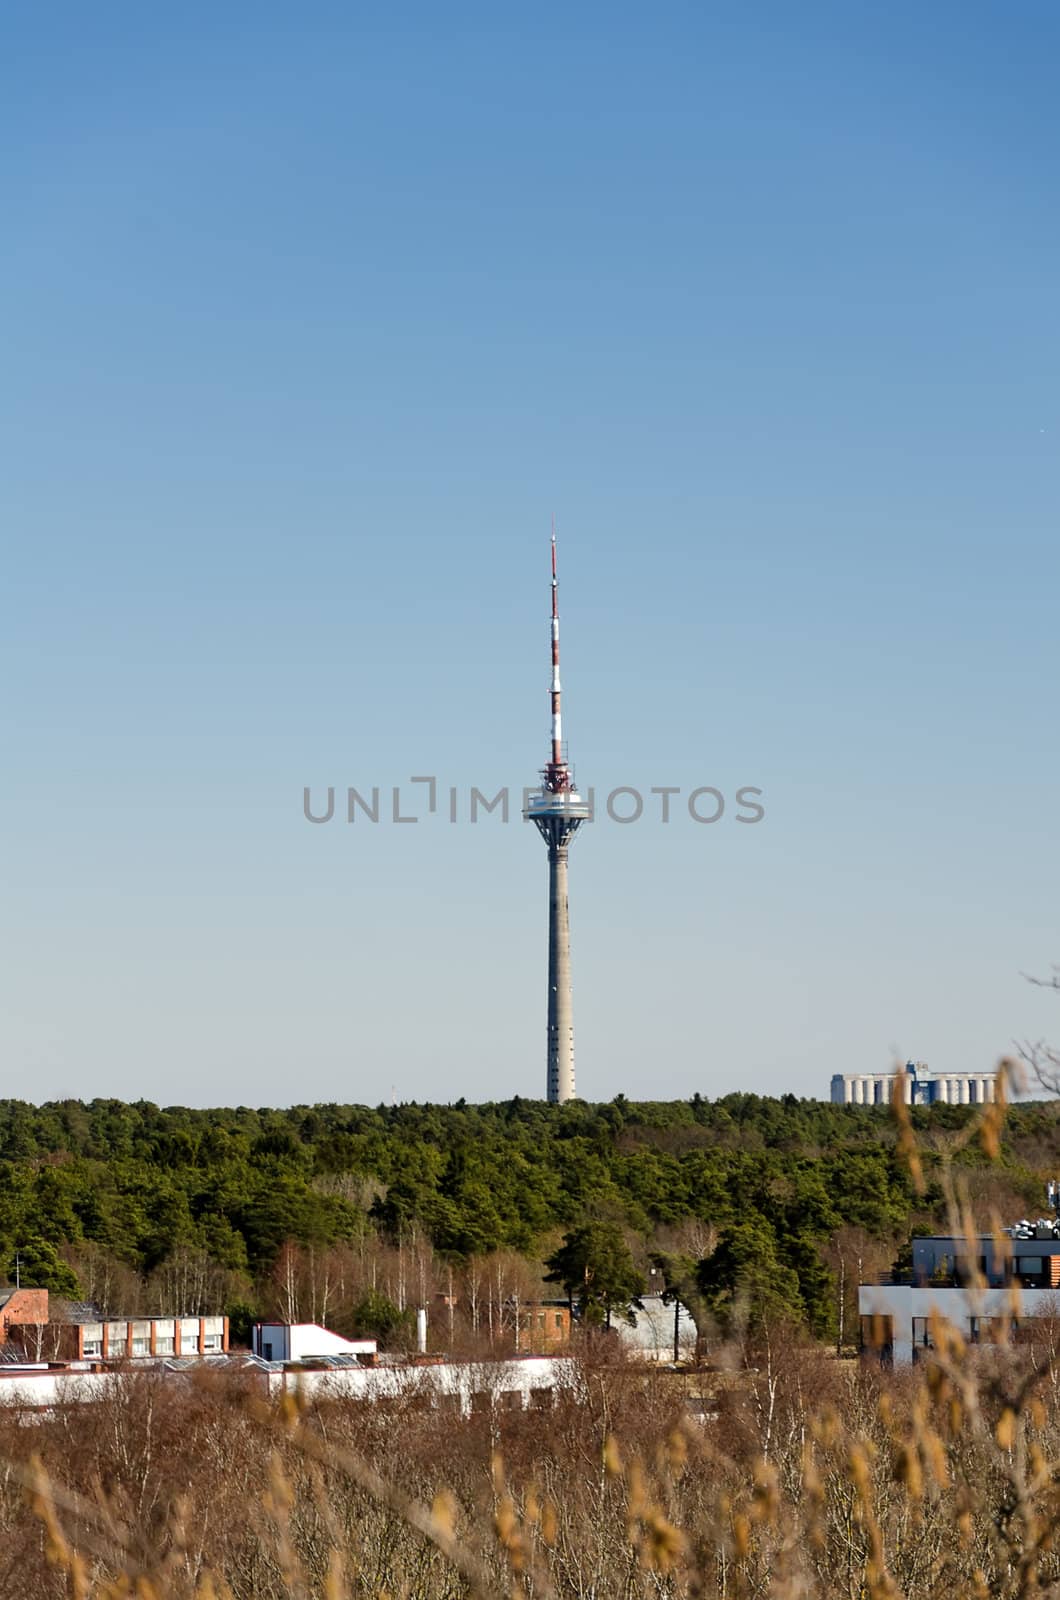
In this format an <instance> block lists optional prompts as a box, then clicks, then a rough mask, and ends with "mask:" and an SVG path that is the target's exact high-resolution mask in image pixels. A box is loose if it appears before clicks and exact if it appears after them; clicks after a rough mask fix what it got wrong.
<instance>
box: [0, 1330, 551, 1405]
mask: <svg viewBox="0 0 1060 1600" xmlns="http://www.w3.org/2000/svg"><path fill="white" fill-rule="evenodd" d="M348 1342H349V1341H343V1343H348ZM363 1342H369V1341H363ZM318 1359H319V1360H320V1361H321V1365H320V1366H319V1367H300V1366H297V1365H295V1366H292V1365H290V1364H285V1363H282V1362H278V1361H265V1360H257V1359H252V1358H250V1357H246V1356H244V1357H242V1358H241V1357H239V1356H235V1357H228V1356H223V1355H222V1356H207V1357H206V1358H205V1359H200V1358H196V1357H189V1356H184V1357H181V1356H176V1357H171V1358H167V1359H165V1360H161V1361H157V1362H155V1363H152V1366H151V1367H150V1368H145V1367H144V1366H139V1367H125V1368H122V1369H118V1370H115V1371H111V1372H101V1371H98V1370H91V1369H90V1368H89V1367H87V1366H84V1365H83V1366H75V1365H73V1364H67V1365H64V1366H63V1367H49V1366H48V1365H46V1364H44V1363H35V1364H34V1363H26V1364H23V1365H16V1364H14V1363H7V1364H4V1363H0V1408H2V1407H7V1406H10V1407H12V1408H13V1409H15V1410H18V1411H24V1412H26V1413H31V1414H34V1415H38V1416H39V1415H55V1414H57V1413H59V1412H61V1411H62V1410H63V1409H64V1408H65V1407H67V1406H77V1405H83V1404H86V1403H88V1402H92V1401H97V1400H106V1399H108V1398H114V1397H117V1396H120V1395H121V1394H122V1393H123V1392H124V1388H125V1386H127V1385H128V1384H130V1383H137V1382H143V1381H144V1379H145V1376H146V1375H147V1373H148V1372H151V1373H152V1375H153V1376H156V1377H158V1378H160V1379H162V1380H163V1381H166V1382H178V1383H179V1382H181V1381H187V1380H188V1378H189V1376H191V1375H193V1374H194V1373H195V1372H196V1371H198V1370H201V1369H206V1370H210V1371H212V1372H213V1373H214V1374H215V1375H218V1374H224V1373H225V1372H226V1371H228V1372H232V1373H233V1374H243V1375H244V1376H246V1375H248V1374H249V1375H250V1376H251V1377H252V1378H253V1379H254V1380H255V1381H256V1382H257V1383H258V1384H259V1385H260V1386H261V1388H262V1390H263V1391H264V1393H266V1394H267V1395H268V1396H269V1397H270V1398H272V1399H275V1398H278V1397H279V1396H280V1395H283V1394H285V1393H289V1392H290V1393H294V1394H297V1395H298V1396H299V1397H300V1398H302V1399H305V1400H307V1401H343V1400H355V1401H356V1400H360V1401H367V1402H373V1401H379V1400H384V1401H387V1400H389V1401H396V1400H408V1401H410V1402H412V1403H413V1404H418V1405H423V1406H426V1407H431V1408H434V1407H437V1408H439V1409H443V1408H444V1409H446V1410H450V1411H453V1412H455V1413H457V1414H458V1415H460V1416H465V1417H466V1416H470V1415H471V1414H472V1413H473V1412H476V1411H488V1410H490V1409H492V1408H493V1407H498V1408H502V1409H505V1410H516V1411H521V1410H529V1409H531V1408H536V1407H538V1406H551V1405H552V1403H553V1400H554V1398H555V1396H556V1394H557V1393H558V1392H561V1391H562V1392H566V1393H570V1394H574V1395H575V1396H580V1395H581V1393H582V1389H583V1386H582V1382H581V1378H580V1375H579V1368H578V1364H577V1362H575V1361H573V1360H571V1358H570V1357H569V1356H563V1357H556V1356H516V1357H514V1358H513V1359H512V1360H510V1361H460V1362H458V1361H437V1362H433V1361H432V1362H429V1363H423V1364H420V1363H416V1362H402V1363H400V1364H399V1363H395V1364H393V1365H387V1366H376V1367H365V1366H361V1365H360V1364H359V1363H358V1362H357V1361H356V1360H355V1359H353V1358H351V1357H350V1356H349V1355H348V1354H340V1355H338V1356H332V1357H327V1356H321V1357H319V1358H318ZM329 1361H330V1362H333V1363H334V1364H333V1365H328V1362H329ZM346 1363H349V1364H348V1365H347V1364H346Z"/></svg>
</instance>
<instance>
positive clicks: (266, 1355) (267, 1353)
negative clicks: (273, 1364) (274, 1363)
mask: <svg viewBox="0 0 1060 1600" xmlns="http://www.w3.org/2000/svg"><path fill="white" fill-rule="evenodd" d="M261 1354H262V1358H263V1359H264V1360H265V1361H271V1360H272V1345H271V1344H268V1343H266V1344H263V1345H262V1347H261Z"/></svg>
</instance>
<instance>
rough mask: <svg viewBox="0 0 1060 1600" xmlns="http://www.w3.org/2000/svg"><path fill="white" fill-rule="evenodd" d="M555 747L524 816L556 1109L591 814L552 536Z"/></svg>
mask: <svg viewBox="0 0 1060 1600" xmlns="http://www.w3.org/2000/svg"><path fill="white" fill-rule="evenodd" d="M550 638H551V646H552V678H551V687H550V690H549V693H550V697H551V704H552V747H551V756H550V759H549V761H548V762H547V763H546V765H545V767H544V768H543V770H542V772H541V788H540V790H539V791H538V793H536V794H532V795H531V796H530V798H529V801H528V803H527V806H526V809H525V811H524V812H523V816H524V818H525V819H526V820H527V821H529V822H532V823H533V824H534V826H535V827H536V829H537V831H538V833H539V834H540V835H541V837H542V839H544V841H545V844H546V846H547V847H548V1039H547V1045H546V1073H545V1093H546V1095H547V1098H548V1100H549V1101H550V1103H551V1104H553V1105H562V1104H563V1103H564V1101H566V1100H573V1098H574V1004H573V999H572V995H571V974H570V908H569V904H568V898H567V861H568V853H569V850H570V843H571V840H572V839H573V838H574V835H575V834H576V833H577V831H578V829H579V828H580V827H581V825H582V823H583V822H588V821H589V820H590V816H591V812H590V808H589V806H588V805H586V803H585V801H584V800H583V799H582V797H581V795H580V794H579V793H578V791H577V789H576V788H575V786H574V772H573V770H572V768H571V767H570V766H569V765H568V763H567V753H566V747H565V745H564V743H563V718H562V713H561V711H560V693H561V691H560V681H559V591H558V588H557V583H556V535H555V531H553V534H552V621H551V627H550Z"/></svg>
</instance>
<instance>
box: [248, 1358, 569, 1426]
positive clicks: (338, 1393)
mask: <svg viewBox="0 0 1060 1600" xmlns="http://www.w3.org/2000/svg"><path fill="white" fill-rule="evenodd" d="M577 1381H578V1367H577V1363H576V1362H575V1361H572V1360H571V1359H570V1357H569V1356H520V1357H517V1358H516V1359H514V1360H512V1361H481V1362H479V1361H470V1362H464V1361H461V1362H456V1361H446V1362H438V1363H437V1364H435V1365H431V1366H424V1367H416V1366H394V1367H343V1368H341V1369H340V1370H338V1371H332V1372H298V1371H289V1372H270V1373H269V1374H268V1386H269V1393H270V1395H276V1394H282V1393H283V1392H284V1390H288V1389H290V1390H294V1391H295V1392H296V1393H297V1394H299V1395H301V1396H303V1397H304V1398H305V1399H313V1400H325V1399H335V1400H338V1399H351V1400H396V1399H400V1398H403V1397H405V1396H411V1395H421V1396H423V1397H425V1398H429V1399H439V1398H441V1397H443V1396H444V1397H449V1398H451V1399H453V1400H455V1402H456V1405H457V1408H458V1409H459V1410H460V1411H461V1413H462V1414H463V1415H465V1416H466V1415H467V1414H468V1413H469V1412H470V1411H471V1410H472V1409H473V1399H474V1397H475V1396H482V1397H486V1396H489V1397H490V1399H491V1400H497V1399H498V1398H499V1397H500V1396H501V1395H509V1396H513V1397H515V1396H517V1397H518V1403H519V1404H520V1405H521V1406H523V1407H524V1408H525V1407H527V1406H530V1405H532V1404H533V1394H534V1391H535V1390H548V1391H554V1390H557V1389H570V1388H574V1387H576V1385H577Z"/></svg>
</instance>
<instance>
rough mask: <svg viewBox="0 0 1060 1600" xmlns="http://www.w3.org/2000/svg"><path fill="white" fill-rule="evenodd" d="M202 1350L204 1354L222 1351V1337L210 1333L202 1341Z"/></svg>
mask: <svg viewBox="0 0 1060 1600" xmlns="http://www.w3.org/2000/svg"><path fill="white" fill-rule="evenodd" d="M202 1348H203V1351H204V1353H205V1352H206V1351H207V1350H220V1349H221V1348H222V1344H221V1335H220V1334H219V1333H208V1334H207V1335H206V1337H205V1338H204V1339H203V1341H202Z"/></svg>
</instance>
